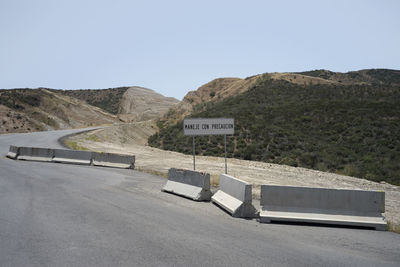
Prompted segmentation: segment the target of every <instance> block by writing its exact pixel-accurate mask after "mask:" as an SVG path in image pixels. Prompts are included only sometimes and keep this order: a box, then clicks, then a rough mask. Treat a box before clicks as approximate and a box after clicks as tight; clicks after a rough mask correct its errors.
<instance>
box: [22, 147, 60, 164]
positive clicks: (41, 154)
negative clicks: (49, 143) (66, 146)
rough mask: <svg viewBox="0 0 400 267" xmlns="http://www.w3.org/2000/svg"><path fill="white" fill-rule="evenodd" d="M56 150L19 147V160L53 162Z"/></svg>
mask: <svg viewBox="0 0 400 267" xmlns="http://www.w3.org/2000/svg"><path fill="white" fill-rule="evenodd" d="M53 156H54V150H53V149H50V148H38V147H19V154H18V156H17V159H19V160H31V161H46V162H51V161H52V160H53Z"/></svg>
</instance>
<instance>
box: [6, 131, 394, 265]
mask: <svg viewBox="0 0 400 267" xmlns="http://www.w3.org/2000/svg"><path fill="white" fill-rule="evenodd" d="M71 132H73V131H71V130H69V131H53V132H42V133H31V134H15V135H1V136H0V266H18V267H19V266H400V235H398V234H395V233H391V232H379V231H373V230H365V229H351V228H334V227H318V226H305V225H287V224H260V223H259V222H257V221H256V220H244V219H235V218H232V217H230V216H229V215H228V214H226V213H225V212H223V211H221V210H220V209H219V208H218V207H216V206H215V205H213V204H211V203H197V202H194V201H191V200H188V199H185V198H180V197H177V196H174V195H171V194H167V193H163V192H161V191H160V189H161V187H162V186H163V185H164V183H165V178H161V177H158V176H154V175H149V174H144V173H140V172H137V171H132V170H120V169H112V168H99V167H90V166H75V165H64V164H56V163H38V162H27V161H14V160H10V159H6V158H5V154H6V153H7V151H8V146H9V145H11V144H13V145H29V146H40V147H52V148H56V147H60V145H59V144H58V143H57V139H58V138H59V137H61V136H63V135H65V134H69V133H71ZM136 157H137V161H139V160H140V155H136ZM171 167H173V166H171Z"/></svg>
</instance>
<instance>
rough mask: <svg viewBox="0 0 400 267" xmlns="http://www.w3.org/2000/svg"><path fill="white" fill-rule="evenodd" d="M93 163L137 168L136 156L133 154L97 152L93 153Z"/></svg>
mask: <svg viewBox="0 0 400 267" xmlns="http://www.w3.org/2000/svg"><path fill="white" fill-rule="evenodd" d="M92 160H93V165H95V166H104V167H114V168H124V169H134V168H135V156H133V155H122V154H114V153H97V152H93V154H92Z"/></svg>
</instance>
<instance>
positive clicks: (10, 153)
mask: <svg viewBox="0 0 400 267" xmlns="http://www.w3.org/2000/svg"><path fill="white" fill-rule="evenodd" d="M18 151H19V147H17V146H10V149H9V151H8V153H7V158H10V159H16V158H17V157H18V153H19V152H18Z"/></svg>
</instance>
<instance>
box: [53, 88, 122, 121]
mask: <svg viewBox="0 0 400 267" xmlns="http://www.w3.org/2000/svg"><path fill="white" fill-rule="evenodd" d="M128 88H129V87H119V88H109V89H102V90H91V89H86V90H57V92H59V93H62V94H64V95H68V96H71V97H74V98H77V99H81V100H84V101H86V102H87V103H88V104H90V105H92V106H95V107H99V108H101V109H103V110H105V111H107V112H109V113H111V114H117V113H118V108H119V105H120V103H121V99H122V95H123V94H124V93H125V92H126V90H128Z"/></svg>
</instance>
